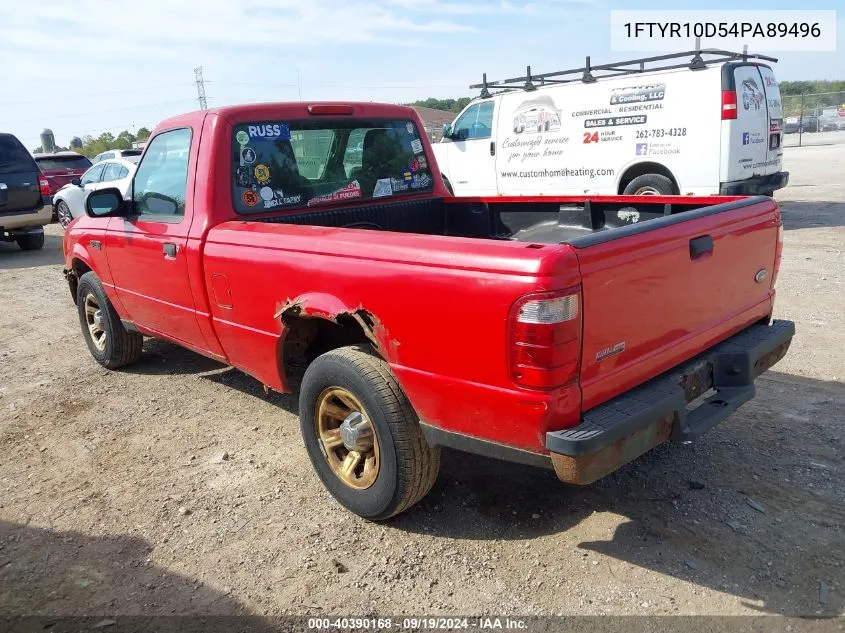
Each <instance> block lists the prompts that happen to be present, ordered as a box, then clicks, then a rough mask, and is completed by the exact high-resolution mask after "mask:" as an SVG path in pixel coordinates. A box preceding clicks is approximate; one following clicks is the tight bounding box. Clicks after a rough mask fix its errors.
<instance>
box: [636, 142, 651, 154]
mask: <svg viewBox="0 0 845 633" xmlns="http://www.w3.org/2000/svg"><path fill="white" fill-rule="evenodd" d="M646 154H648V143H637V156H645V155H646Z"/></svg>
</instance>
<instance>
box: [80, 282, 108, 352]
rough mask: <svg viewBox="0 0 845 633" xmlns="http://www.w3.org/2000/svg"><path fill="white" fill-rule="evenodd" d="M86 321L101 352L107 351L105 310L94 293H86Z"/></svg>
mask: <svg viewBox="0 0 845 633" xmlns="http://www.w3.org/2000/svg"><path fill="white" fill-rule="evenodd" d="M84 305H85V323H86V324H87V325H88V333H89V334H90V335H91V340H92V341H93V343H94V347H96V348H97V349H98V350H100V351H101V352H105V351H106V329H105V328H104V327H103V312H102V310H100V304H99V303H98V302H97V297H95V296H94V295H93V294H88V295H85V304H84Z"/></svg>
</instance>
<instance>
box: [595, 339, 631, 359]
mask: <svg viewBox="0 0 845 633" xmlns="http://www.w3.org/2000/svg"><path fill="white" fill-rule="evenodd" d="M624 351H625V341H620V342H618V343H617V344H616V345H612V346H611V347H605V348H604V349H600V350H599V351H598V352H596V362H597V363H600V362H602V361H603V360H604V359H605V358H609V357H611V356H616V355H617V354H621V353H622V352H624Z"/></svg>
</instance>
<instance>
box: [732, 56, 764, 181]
mask: <svg viewBox="0 0 845 633" xmlns="http://www.w3.org/2000/svg"><path fill="white" fill-rule="evenodd" d="M733 73H734V81H735V85H736V113H737V114H736V119H734V120H727V121H724V123H725V124H726V125H725V127H726V128H727V134H728V154H727V156H728V177H727V180H729V181H733V180H745V179H747V178H750V177H752V176H762V175H764V174H765V173H767V172H766V160H767V157H768V146H769V113H768V109H767V106H766V93H765V91H764V90H763V78H762V77H761V76H760V71H759V70H757V66H753V65H751V64H748V65H741V66H737V67H735V68H734V69H733ZM723 133H724V130H723Z"/></svg>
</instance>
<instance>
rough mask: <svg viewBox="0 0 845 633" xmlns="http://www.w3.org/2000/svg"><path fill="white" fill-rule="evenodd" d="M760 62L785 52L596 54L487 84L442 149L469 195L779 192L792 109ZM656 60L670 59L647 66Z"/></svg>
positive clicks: (456, 182)
mask: <svg viewBox="0 0 845 633" xmlns="http://www.w3.org/2000/svg"><path fill="white" fill-rule="evenodd" d="M682 56H683V57H684V58H685V61H684V62H683V63H678V61H677V60H678V58H680V57H682ZM667 58H668V61H667ZM672 60H674V61H672ZM754 60H767V61H777V60H775V59H774V58H771V57H764V56H762V55H749V54H742V53H731V52H729V51H713V50H710V51H700V53H697V54H695V55H694V57H693V59H692V60H691V61H690V60H689V53H684V54H679V55H672V56H661V57H660V58H646V59H637V60H633V61H630V62H617V63H614V64H607V65H604V66H593V67H592V68H591V67H590V65H589V58H588V61H587V65H586V66H585V68H579V69H575V70H570V71H561V72H556V73H546V74H543V75H535V76H532V75H531V73H530V68H529V72H528V74H527V75H526V76H525V77H520V78H516V79H508V80H505V81H499V82H490V83H487V82H486V81H485V83H484V84H480V85H478V86H471V87H472V88H479V87H480V88H482V95H483V96H482V97H480V98H479V99H477V100H475V101H473V102H471V103H470V104H469V105H468V106H467V107H466V108H465V109H464V110H463V112H461V114H460V115H459V116H458V117H457V118H456V119H455V121H454V123H452V124H451V125H447V126H446V129H445V135H444V137H443V140H442V141H441V142H440V143H438V144H436V145H435V146H434V153H435V155H436V158H437V163H438V165H439V166H440V169H441V171H442V173H443V177H444V179H445V180H446V184H447V186H448V187H449V188H450V189H451V190H452V191H454V193H455V194H456V195H460V196H495V195H499V196H510V195H574V194H584V193H588V194H610V195H616V194H628V195H649V194H650V195H675V194H680V195H712V194H723V195H751V194H764V195H769V196H770V195H772V194H773V193H774V191H775V190H776V189H779V188H781V187H784V186H786V184H787V182H788V180H789V174H788V173H787V172H784V171H782V159H783V150H782V148H781V140H782V135H783V107H782V105H781V97H780V89H779V88H778V83H777V81H776V79H775V76H774V74H773V73H772V69H771V68H770V67H769V66H768V65H766V64H764V63H761V62H760V61H754ZM655 61H659V62H662V63H664V67H662V68H646V66H647V64H648V63H653V62H655ZM667 64H668V67H667ZM601 73H604V75H602V74H601ZM523 82H524V83H523ZM492 88H504V90H502V91H501V92H498V93H496V94H492V95H491V94H490V92H489V89H492Z"/></svg>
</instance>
